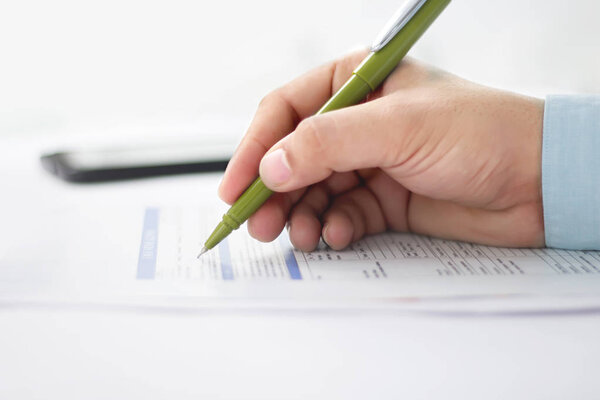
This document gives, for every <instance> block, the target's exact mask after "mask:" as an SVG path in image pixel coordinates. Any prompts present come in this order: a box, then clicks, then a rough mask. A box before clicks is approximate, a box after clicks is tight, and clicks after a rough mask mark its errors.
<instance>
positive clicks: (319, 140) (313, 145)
mask: <svg viewBox="0 0 600 400" xmlns="http://www.w3.org/2000/svg"><path fill="white" fill-rule="evenodd" d="M296 131H297V132H298V134H299V135H298V136H299V138H300V142H301V143H300V144H301V147H303V149H305V150H306V151H308V152H309V153H310V154H313V155H319V154H323V153H324V152H325V151H326V149H327V138H326V136H325V132H324V130H323V129H322V128H321V126H320V124H319V123H318V122H317V121H316V120H315V118H308V119H305V120H303V121H302V122H300V124H299V125H298V128H297V129H296Z"/></svg>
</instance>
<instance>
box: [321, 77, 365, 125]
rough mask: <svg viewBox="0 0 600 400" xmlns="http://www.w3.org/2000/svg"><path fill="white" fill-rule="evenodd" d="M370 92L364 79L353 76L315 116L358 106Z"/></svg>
mask: <svg viewBox="0 0 600 400" xmlns="http://www.w3.org/2000/svg"><path fill="white" fill-rule="evenodd" d="M371 90H372V89H371V86H369V84H368V83H367V82H366V81H365V80H364V79H362V78H361V77H360V76H357V75H356V74H353V75H352V76H351V77H350V79H348V80H347V81H346V83H344V86H342V87H341V88H340V89H339V90H338V91H337V92H336V93H335V94H334V95H333V96H331V98H330V99H329V100H328V101H327V103H325V105H323V107H321V108H320V109H319V111H317V113H316V114H315V115H319V114H323V113H326V112H328V111H333V110H338V109H340V108H345V107H349V106H352V105H355V104H358V103H360V102H361V101H362V100H363V99H364V98H365V97H367V95H368V94H369V93H370V92H371Z"/></svg>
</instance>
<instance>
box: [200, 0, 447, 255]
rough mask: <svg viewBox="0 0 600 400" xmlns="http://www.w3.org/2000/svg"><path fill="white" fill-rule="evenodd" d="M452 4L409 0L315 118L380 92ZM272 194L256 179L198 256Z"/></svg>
mask: <svg viewBox="0 0 600 400" xmlns="http://www.w3.org/2000/svg"><path fill="white" fill-rule="evenodd" d="M448 3H450V0H408V1H407V2H406V3H405V4H404V5H403V6H402V7H401V8H400V9H399V10H398V12H396V14H394V16H393V17H392V19H391V20H390V21H389V22H388V23H387V24H386V26H385V27H384V28H383V30H382V31H381V33H380V34H379V35H378V36H377V38H376V39H375V42H374V43H373V45H372V46H371V52H370V53H369V55H368V56H367V57H366V58H365V59H364V60H363V61H362V62H361V63H360V65H359V66H358V67H357V68H356V69H355V70H354V72H353V73H352V76H351V77H350V79H348V81H346V83H345V84H344V86H342V87H341V88H340V90H338V91H337V92H336V93H335V94H334V95H333V97H331V98H330V99H329V101H327V103H325V105H324V106H323V107H321V109H320V110H319V111H317V113H316V114H315V115H319V114H323V113H326V112H328V111H332V110H337V109H340V108H344V107H348V106H351V105H354V104H357V103H359V102H360V101H361V100H363V99H364V98H365V97H366V96H367V95H368V94H369V93H370V92H372V91H374V90H375V89H377V88H378V87H379V85H381V83H382V82H383V81H384V80H385V78H387V77H388V75H389V74H391V73H392V71H393V70H394V69H395V68H396V66H397V65H398V64H399V63H400V61H402V58H404V56H405V55H406V53H408V51H409V50H410V48H411V47H412V46H413V45H414V44H415V42H416V41H417V40H418V39H419V38H420V37H421V35H422V34H423V33H424V32H425V31H426V30H427V28H429V26H430V25H431V24H432V23H433V21H435V19H436V18H437V17H438V16H439V15H440V14H441V12H442V11H443V10H444V9H445V8H446V6H447V5H448ZM272 194H273V191H271V190H270V189H268V188H267V187H266V186H265V184H264V183H263V182H262V180H261V179H260V177H258V178H256V180H255V181H254V182H253V183H252V184H251V185H250V186H249V187H248V189H246V191H245V192H244V193H243V194H242V195H241V196H240V197H239V199H237V201H236V202H235V203H234V204H233V205H232V206H231V208H230V209H229V211H227V213H226V214H225V215H223V219H222V221H221V222H220V223H219V224H218V225H217V227H216V228H215V230H214V231H213V233H212V234H211V235H210V236H209V238H208V239H207V240H206V243H205V244H204V247H203V248H202V251H201V252H200V254H199V255H198V257H200V256H201V255H202V254H204V253H206V252H207V251H208V250H210V249H212V248H213V247H215V246H216V245H217V244H219V243H220V242H221V241H222V240H223V239H225V238H226V237H227V236H228V235H229V234H230V233H231V232H232V231H234V230H235V229H237V228H239V227H240V225H241V224H243V223H244V222H245V221H246V220H247V219H248V218H250V216H251V215H252V214H254V212H256V210H258V209H259V208H260V206H261V205H263V204H264V202H265V201H267V199H268V198H269V197H270V196H271V195H272Z"/></svg>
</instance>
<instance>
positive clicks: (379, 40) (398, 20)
mask: <svg viewBox="0 0 600 400" xmlns="http://www.w3.org/2000/svg"><path fill="white" fill-rule="evenodd" d="M426 2H427V0H407V1H406V3H404V4H403V5H402V7H400V9H399V10H398V11H396V13H395V14H394V16H393V17H392V18H391V19H390V20H389V21H388V23H387V24H385V26H384V27H383V29H382V30H381V32H379V35H377V37H376V38H375V41H374V42H373V44H372V45H371V51H373V52H377V51H379V50H381V49H383V48H384V47H385V45H386V44H388V43H389V41H390V40H392V39H393V38H394V36H396V34H397V33H398V32H400V30H401V29H402V28H404V26H405V25H406V24H407V23H408V21H410V20H411V18H412V17H414V15H415V14H416V13H417V11H419V10H420V9H421V7H422V6H423V4H425V3H426Z"/></svg>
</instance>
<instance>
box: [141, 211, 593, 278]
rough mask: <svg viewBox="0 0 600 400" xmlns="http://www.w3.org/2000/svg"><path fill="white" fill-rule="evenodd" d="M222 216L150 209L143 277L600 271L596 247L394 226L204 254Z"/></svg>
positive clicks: (246, 243)
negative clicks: (428, 233) (331, 243)
mask: <svg viewBox="0 0 600 400" xmlns="http://www.w3.org/2000/svg"><path fill="white" fill-rule="evenodd" d="M216 215H218V214H216V213H205V212H202V211H201V210H200V209H198V208H195V209H194V208H189V209H182V208H166V209H158V208H149V209H147V210H146V212H145V216H144V227H143V230H142V243H141V246H140V257H139V260H138V269H137V278H138V279H156V280H198V281H212V282H214V281H281V280H297V281H309V282H310V281H315V280H323V281H340V280H360V281H369V280H406V279H407V278H414V277H493V276H498V277H500V276H515V277H516V276H544V275H545V276H560V275H581V276H592V275H594V276H597V275H599V274H600V253H598V252H594V251H567V250H554V249H514V248H513V249H511V248H499V247H490V246H483V245H477V244H472V243H462V242H455V241H449V240H443V239H436V238H431V237H425V236H419V235H414V234H408V233H391V232H390V233H384V234H380V235H374V236H368V237H366V238H364V239H363V240H361V241H359V242H356V243H354V244H352V245H351V246H350V247H349V248H347V249H346V250H343V251H334V250H331V249H330V248H328V247H327V246H326V245H325V244H323V243H321V244H320V246H319V247H318V248H317V249H316V250H315V251H313V252H308V253H307V252H302V251H298V250H295V249H293V248H292V246H291V245H290V243H289V241H288V239H287V233H285V232H284V233H283V234H282V235H281V236H280V237H279V238H278V239H277V240H275V241H274V242H272V243H259V242H257V241H255V240H253V239H252V238H250V236H249V235H248V234H246V233H245V232H242V234H239V233H237V232H236V233H234V234H232V235H230V236H229V237H228V238H227V239H225V240H224V241H223V242H221V244H219V246H218V247H217V248H215V249H213V250H212V251H210V252H208V253H206V254H205V255H203V256H202V257H200V259H197V258H196V255H197V253H198V251H199V249H200V248H201V247H202V243H203V241H204V239H205V238H206V237H208V235H209V233H210V229H211V228H212V226H213V225H214V224H215V223H216V221H218V220H217V218H215V217H216Z"/></svg>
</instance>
